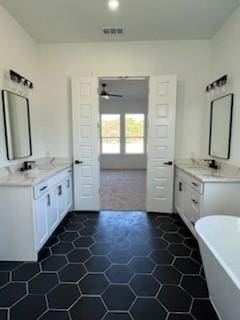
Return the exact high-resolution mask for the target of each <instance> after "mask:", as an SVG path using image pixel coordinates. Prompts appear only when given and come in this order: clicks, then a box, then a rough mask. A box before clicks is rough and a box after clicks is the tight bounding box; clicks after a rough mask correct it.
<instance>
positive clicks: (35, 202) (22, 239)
mask: <svg viewBox="0 0 240 320" xmlns="http://www.w3.org/2000/svg"><path fill="white" fill-rule="evenodd" d="M0 201H1V210H3V212H1V213H0V242H1V246H0V260H9V261H36V260H37V259H38V252H39V250H40V249H41V248H42V246H43V245H44V244H45V242H46V241H47V240H48V239H49V237H50V236H51V234H52V233H53V232H54V230H55V229H56V227H57V226H58V225H59V224H60V222H61V221H62V220H63V218H64V217H65V215H66V214H67V213H68V211H69V210H70V209H71V207H72V167H67V168H65V169H64V170H60V171H59V172H57V173H56V174H52V173H51V174H50V175H49V176H48V177H46V178H45V179H44V180H43V181H41V182H40V183H36V184H33V185H29V186H23V185H18V186H0Z"/></svg>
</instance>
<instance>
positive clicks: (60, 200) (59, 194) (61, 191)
mask: <svg viewBox="0 0 240 320" xmlns="http://www.w3.org/2000/svg"><path fill="white" fill-rule="evenodd" d="M56 200H57V211H58V218H59V219H60V220H61V219H62V218H63V217H64V215H65V212H66V205H65V203H66V188H65V180H64V181H63V182H62V183H60V184H59V185H58V186H57V189H56Z"/></svg>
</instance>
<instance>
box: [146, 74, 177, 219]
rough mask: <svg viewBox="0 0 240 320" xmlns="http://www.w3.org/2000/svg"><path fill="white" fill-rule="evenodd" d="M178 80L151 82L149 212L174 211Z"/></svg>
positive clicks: (167, 78) (153, 79)
mask: <svg viewBox="0 0 240 320" xmlns="http://www.w3.org/2000/svg"><path fill="white" fill-rule="evenodd" d="M176 87H177V78H176V76H175V75H170V76H151V77H150V80H149V110H148V146H147V152H148V164H147V211H149V212H165V213H172V212H173V188H174V186H173V184H174V150H175V115H176V91H177V88H176Z"/></svg>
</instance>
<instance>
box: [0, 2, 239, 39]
mask: <svg viewBox="0 0 240 320" xmlns="http://www.w3.org/2000/svg"><path fill="white" fill-rule="evenodd" d="M119 1H120V8H119V10H118V11H117V12H111V11H110V10H109V9H108V6H107V0H85V1H83V0H0V4H1V5H3V7H4V8H5V9H6V10H7V11H8V12H9V13H10V14H11V15H12V16H13V17H14V18H15V19H16V20H17V21H18V22H19V23H20V25H22V26H23V27H24V28H25V29H26V31H27V32H28V33H29V34H30V35H31V36H32V37H33V38H34V39H35V40H36V41H37V42H39V43H69V42H86V41H138V40H153V41H154V40H188V39H189V40H191V39H207V38H211V37H212V36H213V35H214V34H215V33H216V32H217V31H218V29H219V28H220V27H221V26H222V25H223V23H224V22H225V21H226V20H227V19H228V18H229V17H230V15H231V14H232V13H233V12H234V10H235V9H236V8H237V7H238V6H239V5H240V1H239V0H119ZM104 27H122V28H123V29H124V34H123V35H118V36H110V35H104V34H103V33H102V28H104Z"/></svg>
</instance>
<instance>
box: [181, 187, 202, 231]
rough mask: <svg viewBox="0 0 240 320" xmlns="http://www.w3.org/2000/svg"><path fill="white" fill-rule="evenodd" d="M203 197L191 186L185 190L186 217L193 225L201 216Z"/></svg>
mask: <svg viewBox="0 0 240 320" xmlns="http://www.w3.org/2000/svg"><path fill="white" fill-rule="evenodd" d="M201 205H202V196H201V194H200V193H199V192H197V191H195V190H194V189H193V188H192V187H191V186H190V185H188V186H186V188H185V198H184V215H185V217H186V218H187V220H188V221H189V222H191V224H193V225H194V224H195V222H196V221H197V220H198V219H199V218H200V216H201Z"/></svg>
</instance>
